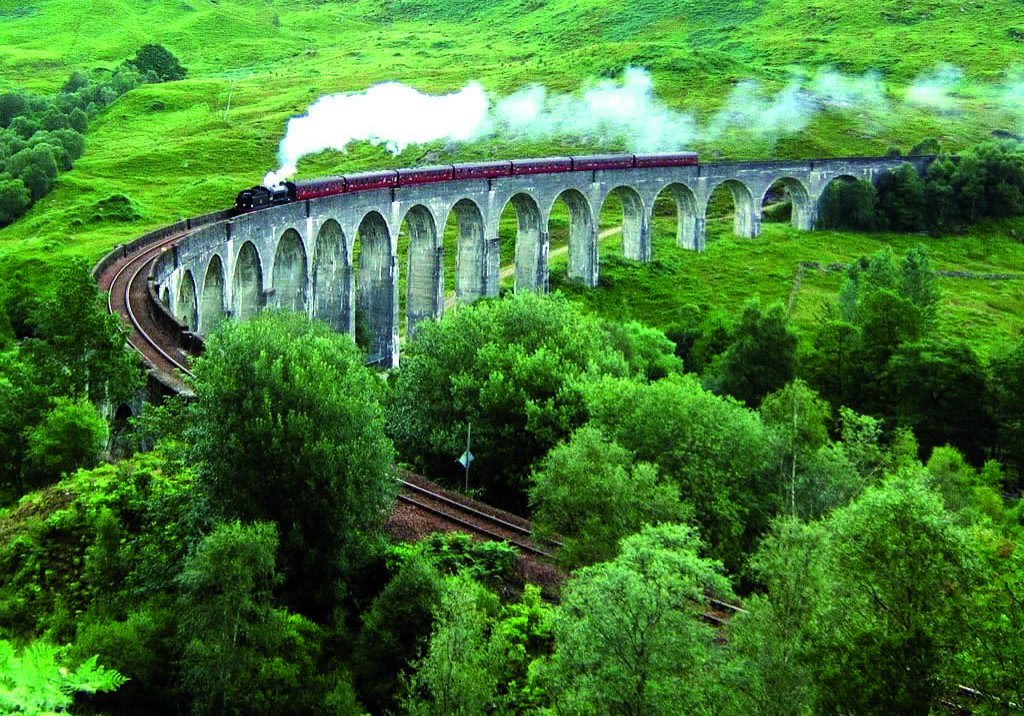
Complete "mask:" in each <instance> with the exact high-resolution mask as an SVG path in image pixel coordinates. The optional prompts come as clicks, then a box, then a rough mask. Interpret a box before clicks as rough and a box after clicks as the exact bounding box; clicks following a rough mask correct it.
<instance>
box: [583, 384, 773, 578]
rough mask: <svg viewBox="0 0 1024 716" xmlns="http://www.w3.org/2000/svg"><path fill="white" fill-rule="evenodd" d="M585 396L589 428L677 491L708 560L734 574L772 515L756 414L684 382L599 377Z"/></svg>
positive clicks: (762, 432)
mask: <svg viewBox="0 0 1024 716" xmlns="http://www.w3.org/2000/svg"><path fill="white" fill-rule="evenodd" d="M586 396H587V410H588V412H589V413H590V415H591V423H592V424H593V425H596V426H598V427H599V428H600V429H601V432H602V433H603V434H604V435H606V436H608V438H609V439H611V440H613V441H615V442H616V443H617V444H619V445H621V446H622V447H623V448H625V449H626V450H628V451H629V452H630V453H632V454H633V456H634V460H636V461H638V462H648V463H652V464H654V465H656V466H657V468H658V474H659V475H660V476H661V478H662V479H665V480H671V481H672V482H673V483H675V484H676V485H677V486H678V487H679V490H680V496H681V498H682V500H683V501H684V502H689V503H692V504H693V505H694V509H695V518H696V520H697V522H698V524H700V525H701V529H702V532H703V533H704V534H706V535H707V540H708V543H709V545H710V554H711V555H713V556H714V557H716V558H718V559H721V560H723V561H724V562H725V563H726V565H727V566H728V567H729V568H730V571H733V572H738V571H739V567H740V565H742V564H743V562H744V560H745V555H746V554H747V553H749V552H750V551H751V549H752V547H753V544H754V542H755V540H756V539H757V536H758V535H759V534H760V533H761V532H762V531H763V530H764V529H765V528H766V527H767V525H768V521H769V520H770V519H771V517H772V516H773V515H774V514H775V511H776V510H777V509H778V507H779V493H778V480H777V479H775V477H774V475H775V474H777V473H776V472H775V470H773V466H774V465H775V455H776V453H775V442H774V436H773V435H772V433H771V432H770V431H769V430H767V429H766V428H765V426H764V425H763V424H762V423H761V421H760V419H759V418H758V416H757V414H755V413H753V412H752V411H750V410H748V409H746V408H744V407H743V406H742V405H740V404H739V403H737V402H736V401H734V400H732V399H726V398H720V397H717V396H715V395H712V394H711V393H709V392H708V391H706V390H704V389H703V388H702V387H701V385H700V383H699V382H698V381H697V379H696V377H695V376H691V375H687V376H683V377H677V376H669V377H668V378H665V379H664V380H659V381H657V382H655V383H651V384H649V385H644V384H639V383H636V382H634V381H631V380H625V379H616V378H612V377H606V378H604V379H602V380H600V381H594V382H593V383H590V384H588V385H587V386H586Z"/></svg>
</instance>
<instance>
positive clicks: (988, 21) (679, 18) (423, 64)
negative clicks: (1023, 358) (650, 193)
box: [0, 0, 1024, 342]
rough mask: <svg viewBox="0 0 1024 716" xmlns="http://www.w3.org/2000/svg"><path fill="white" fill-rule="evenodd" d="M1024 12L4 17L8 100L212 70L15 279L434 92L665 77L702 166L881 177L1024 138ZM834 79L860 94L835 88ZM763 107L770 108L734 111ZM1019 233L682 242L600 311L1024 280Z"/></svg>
mask: <svg viewBox="0 0 1024 716" xmlns="http://www.w3.org/2000/svg"><path fill="white" fill-rule="evenodd" d="M1019 10H1020V4H1019V2H1016V1H1010V0H1002V1H1000V2H989V3H984V4H981V3H971V4H965V5H963V7H961V5H959V4H955V3H954V4H947V5H939V4H938V3H935V2H922V1H916V0H915V1H914V2H900V3H897V2H893V1H892V0H862V1H861V2H857V3H853V2H833V3H829V4H814V5H808V4H806V3H797V2H795V1H794V0H767V1H765V2H760V3H755V2H753V0H737V1H731V0H673V1H669V2H653V0H612V1H610V2H608V1H605V0H602V1H601V2H597V0H579V1H578V2H568V1H567V0H553V1H552V2H545V3H542V2H539V1H538V0H481V1H478V2H472V3H471V2H468V1H467V0H426V1H423V2H419V1H418V2H412V0H383V1H377V2H369V1H368V0H355V1H354V2H347V3H337V2H321V1H319V0H264V1H263V2H255V1H252V0H218V1H217V2H214V1H213V0H180V1H179V2H160V1H157V0H86V1H84V2H81V1H74V2H73V1H72V0H0V92H2V91H9V90H27V91H32V92H39V93H47V92H53V91H55V90H56V89H58V88H59V87H60V85H61V84H62V83H63V82H64V81H65V80H66V79H67V77H68V76H69V74H70V73H71V72H72V71H86V72H88V71H91V70H93V69H96V68H112V67H115V66H116V65H117V64H118V63H119V62H121V61H122V60H123V59H125V58H128V57H131V56H132V54H133V53H134V51H135V49H136V48H138V47H139V46H140V45H142V44H144V43H147V42H155V43H161V44H163V45H165V46H166V47H167V48H168V49H170V50H172V51H173V52H174V53H175V54H176V55H178V57H179V58H180V59H181V61H182V64H183V65H185V66H186V67H187V68H188V70H189V77H188V79H186V80H183V81H180V82H174V83H168V84H162V85H147V86H144V87H140V88H138V89H136V90H133V91H132V92H129V93H128V94H126V95H124V96H122V97H121V98H120V99H119V100H118V101H117V102H116V103H114V104H113V105H112V106H110V107H108V108H107V109H106V110H104V111H103V112H102V113H101V114H100V115H99V116H98V117H97V118H96V119H95V120H93V122H92V124H91V126H90V130H89V133H88V136H87V149H86V153H85V155H84V156H83V157H82V158H81V159H80V160H79V161H78V162H77V163H76V165H75V168H74V169H73V170H72V171H70V172H68V173H66V174H63V175H62V176H61V178H60V182H59V187H58V189H57V190H56V191H55V192H53V193H52V194H51V195H49V196H47V197H46V198H44V199H43V200H42V201H40V202H39V203H38V204H37V205H36V206H35V207H33V209H32V210H31V211H30V212H29V214H27V215H26V216H25V217H23V218H22V219H21V220H19V221H18V222H16V223H15V224H13V225H12V226H9V227H7V228H5V229H3V230H0V263H3V264H4V265H6V266H8V267H14V266H17V267H20V268H22V269H23V270H24V271H25V273H26V275H27V276H28V277H29V278H30V280H36V281H38V282H40V283H45V281H46V277H47V276H49V275H50V274H51V273H52V267H53V265H54V264H55V263H56V262H60V261H63V260H64V259H65V258H66V257H68V256H84V257H87V258H89V259H95V258H97V257H98V256H100V255H101V254H102V253H103V252H104V251H105V250H107V249H109V248H110V247H111V246H114V245H116V244H118V243H120V242H124V241H127V240H130V239H131V238H134V237H135V236H138V235H139V234H141V233H143V232H144V231H146V230H149V229H152V228H156V227H158V226H161V225H163V224H166V223H168V222H171V221H175V220H177V219H179V218H181V217H183V216H188V215H194V214H198V213H202V212H206V211H211V210H215V209H219V208H223V207H224V206H226V205H228V204H230V203H231V201H232V200H233V197H234V194H235V193H236V192H237V191H238V189H239V187H242V186H247V185H251V184H253V183H256V182H258V181H259V180H260V179H261V177H262V176H263V174H264V173H265V172H267V171H268V170H270V169H274V168H276V166H277V151H278V145H279V142H280V140H281V138H282V136H283V134H284V130H285V126H286V123H287V120H288V119H289V117H292V116H295V115H298V114H301V113H303V112H304V111H305V110H306V108H307V107H308V106H309V105H310V103H311V102H313V101H314V100H315V99H317V98H318V97H320V96H321V95H323V94H327V93H335V92H343V91H362V90H364V89H366V88H367V87H369V86H371V85H373V84H375V83H379V82H383V81H389V80H395V81H401V82H405V83H408V84H410V85H412V86H414V87H415V88H417V89H419V90H421V91H424V92H430V93H446V92H452V91H456V90H458V89H460V88H462V87H463V86H465V84H466V83H467V82H468V81H470V80H476V81H479V82H480V83H481V84H482V86H483V87H484V89H485V90H486V91H487V92H488V93H489V95H490V96H491V97H492V98H498V97H504V96H507V95H509V94H511V93H513V92H516V91H517V90H520V89H522V88H523V87H525V86H527V85H530V84H531V83H541V84H543V85H544V86H546V87H547V88H548V89H549V92H551V93H564V94H570V95H572V96H578V95H579V93H580V92H581V90H582V88H583V87H585V86H588V85H592V84H593V83H594V82H595V81H596V79H597V78H599V77H618V76H621V74H622V71H623V68H625V67H626V66H627V65H634V66H640V67H644V68H646V69H647V70H649V72H650V73H651V76H652V78H653V88H654V91H655V93H656V94H657V97H658V98H659V99H660V100H661V102H663V103H664V105H665V106H666V107H667V108H669V109H671V110H673V111H676V112H687V113H690V114H692V116H693V118H694V121H695V122H696V124H697V126H698V128H699V129H698V132H697V134H696V135H695V136H694V137H693V141H692V142H690V145H691V146H692V147H693V148H694V149H697V150H698V151H700V152H701V153H702V154H703V155H704V156H709V155H711V153H712V152H719V153H721V155H722V156H724V157H726V158H748V157H770V156H777V157H806V156H829V155H831V156H841V155H851V154H881V153H883V152H885V151H886V150H887V149H888V148H889V147H890V146H898V147H901V148H902V149H904V150H907V149H909V148H910V146H912V145H913V144H914V143H916V142H917V141H919V140H920V139H921V138H923V137H926V136H938V137H939V138H940V139H941V140H942V141H943V142H944V144H945V146H946V147H947V148H949V149H951V150H956V149H959V148H962V147H965V146H968V145H970V144H972V143H974V142H976V141H979V140H982V139H984V138H986V137H987V136H988V135H989V133H990V131H991V130H993V129H997V128H998V129H1008V130H1011V131H1020V130H1021V129H1022V128H1024V99H1022V96H1021V95H1020V94H1018V95H1013V94H1012V90H1014V89H1015V88H1016V89H1018V91H1019V88H1020V86H1024V75H1022V74H1021V72H1020V65H1019V64H1018V65H1016V66H1015V65H1014V64H1013V62H1014V58H1015V57H1020V56H1021V52H1022V50H1024V42H1022V41H1021V40H1020V37H1021V35H1020V33H1019V31H1020V30H1021V29H1022V28H1024V21H1020V20H1019V19H1018V18H1019V16H1020V12H1019ZM945 63H952V65H953V69H951V68H950V67H946V66H945ZM944 67H945V69H943V68H944ZM826 69H831V70H834V71H835V72H837V73H840V74H839V75H823V74H821V73H822V71H823V70H826ZM957 73H959V74H957ZM836 76H839V77H841V78H842V83H841V84H842V86H841V87H840V89H842V90H843V91H844V92H847V93H849V92H850V91H853V94H848V95H843V94H842V92H840V93H839V94H827V93H823V92H824V90H822V82H823V79H827V78H829V77H832V78H835V77H836ZM747 80H753V81H756V82H757V83H759V84H758V85H757V87H756V88H752V86H750V85H746V84H744V82H745V81H747ZM793 83H797V84H798V85H799V86H800V87H801V88H803V90H804V92H805V99H806V98H807V97H809V98H810V99H809V100H808V101H807V102H806V103H805V106H804V108H803V109H804V112H803V114H802V116H801V120H800V124H799V126H801V127H802V129H801V130H800V131H799V132H789V131H787V129H788V128H791V127H787V126H786V125H785V122H782V123H781V124H779V123H776V125H773V126H769V127H768V128H767V129H765V127H761V128H760V129H759V130H756V131H755V128H752V127H753V125H751V123H750V122H749V121H747V122H741V123H738V124H737V123H735V122H734V123H733V125H732V126H728V127H724V128H721V129H719V130H717V131H712V129H713V128H714V127H715V126H716V125H715V121H716V118H720V117H721V116H722V110H723V109H724V108H729V107H731V106H733V105H731V104H730V102H732V103H735V102H737V98H739V99H740V101H747V102H753V106H754V107H755V108H758V109H760V108H764V109H765V110H766V111H765V112H761V113H755V115H754V117H755V119H756V118H758V117H760V116H761V115H762V114H763V115H765V117H766V122H767V113H768V111H771V110H772V108H773V107H774V108H778V97H779V95H777V94H776V93H779V92H780V91H782V90H784V89H785V88H786V87H792V86H794V85H793ZM1018 83H1019V84H1018ZM743 88H746V89H745V90H744V91H747V92H748V94H747V95H745V96H743V97H740V96H739V95H737V94H735V93H736V92H737V91H738V90H743ZM851 88H852V89H851ZM865 88H867V89H865ZM833 89H834V88H833ZM858 92H859V93H860V94H858ZM844 97H846V99H845V100H844V99H843V98H844ZM849 97H852V98H853V100H852V101H851V100H849ZM410 121H415V120H414V119H413V118H410ZM754 124H757V122H754ZM769 124H770V123H769ZM793 126H795V125H793ZM608 148H613V149H614V148H617V145H616V144H615V143H614V142H612V143H611V144H603V145H601V146H596V145H595V144H594V138H593V137H579V136H554V137H548V138H534V139H531V140H530V141H523V140H522V139H521V138H519V139H516V138H507V137H502V136H487V137H484V138H482V139H480V140H477V141H474V142H468V143H462V144H458V145H455V146H447V145H446V144H445V142H443V141H438V142H434V143H431V144H429V145H413V146H410V147H408V148H407V149H406V150H405V151H404V152H402V153H401V154H399V155H398V156H394V157H393V156H392V155H391V154H390V153H389V152H388V151H387V150H385V149H384V148H383V147H374V146H370V145H369V144H366V143H359V144H356V145H354V146H352V147H350V149H349V151H348V152H347V153H340V152H336V151H328V152H324V153H322V154H319V155H316V156H313V157H309V158H307V159H306V160H304V161H303V162H302V163H301V164H300V174H301V175H302V176H311V175H318V174H324V173H337V172H341V171H353V170H359V169H365V168H371V167H383V166H407V165H411V164H414V163H416V162H417V161H418V160H419V159H420V158H421V157H422V156H423V155H424V154H425V153H426V152H427V151H428V150H432V151H442V152H443V154H442V155H443V157H444V159H445V160H446V161H448V160H451V161H465V160H472V159H475V158H479V157H494V156H522V155H539V154H547V153H561V154H564V153H569V152H574V151H575V152H586V151H593V150H595V149H602V150H606V149H608ZM112 194H124V195H126V196H128V197H129V198H130V199H131V200H132V201H134V202H135V204H136V205H137V206H138V209H139V213H140V215H141V217H142V218H141V219H139V220H138V221H134V222H129V223H116V222H111V221H102V220H100V221H91V220H89V217H91V216H93V214H95V213H96V211H95V208H96V205H97V204H98V203H99V202H101V201H102V200H103V199H105V198H106V197H108V196H110V195H112ZM711 228H712V231H713V232H714V231H715V227H711ZM670 231H671V230H670V229H669V230H666V232H665V233H666V236H668V235H670ZM986 232H988V233H986ZM1001 232H1002V233H1005V231H1004V228H1003V227H979V228H978V229H976V230H975V231H973V232H972V234H970V235H969V236H967V237H961V238H958V239H956V240H955V241H954V240H943V241H939V242H934V244H933V242H931V241H929V240H927V239H922V238H921V237H893V236H871V237H859V236H846V235H837V234H796V233H795V232H792V231H790V230H788V229H786V228H783V227H778V226H768V225H766V227H765V233H764V235H763V236H762V237H760V238H759V239H756V240H754V241H752V242H741V241H739V240H736V239H734V238H731V237H728V236H727V235H724V234H723V232H718V233H716V234H714V235H713V236H712V240H710V241H709V244H708V251H707V252H706V253H705V254H701V255H690V254H685V255H684V254H681V253H679V252H677V251H676V250H675V249H674V248H673V247H671V238H665V237H662V238H656V243H655V256H656V261H655V263H653V264H651V265H650V266H647V267H636V266H628V267H627V266H620V265H618V264H615V263H609V264H607V265H602V272H603V275H604V276H605V277H606V279H607V281H609V282H611V283H612V284H613V285H614V287H615V290H614V293H615V294H616V295H617V296H618V295H620V294H621V296H620V297H618V298H609V297H608V295H609V291H610V290H611V289H609V288H602V289H601V290H600V291H598V292H596V293H595V294H594V295H593V296H590V297H584V298H583V300H586V301H587V302H589V303H595V302H599V303H602V304H604V303H608V302H612V303H615V302H618V303H621V304H622V306H623V308H622V309H621V311H620V312H622V313H630V314H632V315H634V316H635V317H638V318H642V319H644V320H648V321H650V322H653V323H655V324H664V323H667V322H670V321H669V320H668V319H665V318H664V316H666V315H670V314H671V313H672V312H673V311H674V310H677V309H676V307H677V306H678V305H679V302H680V301H682V302H683V303H710V302H726V303H728V304H740V303H742V300H743V299H744V298H745V297H746V296H748V295H750V294H752V293H758V294H760V295H761V297H762V300H765V301H768V300H775V299H776V298H779V299H782V300H785V298H787V297H788V295H789V290H790V286H791V283H792V278H793V273H794V271H795V268H796V263H797V262H798V261H801V260H810V261H820V262H822V263H827V262H829V261H833V260H835V261H847V260H849V259H850V258H851V257H853V256H855V255H857V254H859V253H863V252H865V251H869V250H871V247H877V246H878V245H880V244H881V243H882V242H889V243H892V244H893V245H894V246H896V247H897V248H898V247H900V246H908V245H912V244H914V243H917V242H919V241H922V240H923V241H926V242H928V243H929V245H934V252H933V255H934V256H935V258H936V264H937V266H938V267H939V268H945V267H947V266H948V267H950V268H959V267H962V266H985V267H990V268H991V269H992V270H999V271H1010V272H1013V271H1017V272H1022V271H1024V257H1022V255H1021V253H1020V251H1019V250H1017V249H1018V248H1019V247H1016V246H1013V245H1009V244H1008V245H1007V246H1005V247H1004V246H1003V240H1002V239H1001V238H1000V234H1001ZM553 233H557V231H554V232H553ZM724 233H727V232H724ZM1018 233H1020V232H1018ZM609 240H610V241H612V242H614V238H612V239H609ZM957 246H960V248H955V247H957ZM976 246H981V247H984V248H971V247H976ZM608 252H614V249H613V248H609V249H607V251H606V253H608ZM751 266H758V267H761V268H759V269H758V270H757V271H756V278H755V277H753V276H752V275H751V273H750V272H747V271H745V269H747V268H749V267H751ZM972 270H973V269H972ZM552 273H553V274H557V273H558V269H557V268H555V269H553V271H552ZM627 275H628V276H631V277H637V278H638V279H640V281H641V283H640V284H639V287H638V288H637V289H635V290H628V289H623V288H621V285H622V284H624V283H626V281H627V279H626V276H627ZM684 277H688V278H684ZM836 280H838V279H837V278H836V277H835V276H832V275H829V276H820V277H819V276H816V275H808V277H807V278H806V279H805V281H804V289H803V292H802V293H801V296H800V299H799V301H798V303H797V306H796V312H795V320H797V321H798V322H801V321H806V320H810V315H811V314H813V310H812V308H811V307H809V306H808V304H813V302H814V301H813V299H814V297H815V295H817V294H819V293H821V294H823V293H824V292H825V291H827V290H830V287H831V286H832V284H831V283H830V282H834V281H836ZM819 283H820V284H821V285H820V286H819ZM946 283H949V282H946ZM948 293H949V294H950V296H951V298H950V299H949V306H950V308H949V310H950V311H951V312H952V315H953V316H954V317H957V318H958V320H961V319H962V323H963V325H965V326H971V327H972V328H970V329H968V328H964V329H963V330H965V331H968V330H970V331H974V330H977V331H980V332H981V333H983V334H985V335H988V334H999V333H1001V332H1002V331H1004V330H1012V329H1013V328H1014V327H1015V326H1019V318H1017V316H1019V315H1020V314H1019V312H1018V311H1017V310H1016V309H1018V308H1020V303H1021V298H1020V289H1019V288H1015V287H1012V286H1010V285H1009V284H992V285H986V286H981V285H979V284H978V283H977V282H973V283H969V284H965V283H964V282H959V283H956V284H955V285H950V286H949V287H948ZM990 294H991V295H990ZM627 307H628V308H627ZM605 310H609V309H608V308H607V306H606V307H605ZM986 342H987V339H986Z"/></svg>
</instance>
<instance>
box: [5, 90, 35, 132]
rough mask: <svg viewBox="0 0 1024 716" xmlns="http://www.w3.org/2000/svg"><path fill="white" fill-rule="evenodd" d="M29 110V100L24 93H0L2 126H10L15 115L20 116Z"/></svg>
mask: <svg viewBox="0 0 1024 716" xmlns="http://www.w3.org/2000/svg"><path fill="white" fill-rule="evenodd" d="M28 111H29V108H28V102H27V101H26V100H25V97H24V96H23V95H20V94H15V93H13V92H8V93H6V94H2V95H0V127H2V128H4V129H6V128H7V127H10V126H11V122H13V121H14V118H15V117H20V116H22V115H24V114H26V113H27V112H28Z"/></svg>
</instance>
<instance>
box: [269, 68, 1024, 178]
mask: <svg viewBox="0 0 1024 716" xmlns="http://www.w3.org/2000/svg"><path fill="white" fill-rule="evenodd" d="M963 82H964V74H963V72H962V71H961V70H960V69H958V68H956V67H954V66H952V65H949V64H943V65H940V66H938V67H937V68H936V69H934V70H933V71H931V72H928V73H924V74H922V75H919V76H918V77H917V78H916V79H915V80H914V82H913V83H912V84H911V86H910V87H909V88H908V89H907V91H906V96H905V101H904V102H903V103H899V104H897V103H895V102H893V101H892V100H890V99H889V94H888V92H887V91H886V88H885V86H884V85H883V82H882V78H881V75H879V74H878V73H876V72H866V73H864V74H863V75H844V74H842V73H840V72H837V71H835V70H833V69H831V68H822V69H820V70H818V71H817V73H816V74H815V75H814V76H813V77H809V76H808V75H798V74H794V76H793V79H792V80H791V81H790V82H789V84H788V85H787V86H786V87H785V88H783V89H782V90H781V91H779V92H777V93H775V94H769V93H766V92H765V91H764V90H763V88H762V87H761V85H760V84H758V83H757V82H756V81H753V80H748V81H743V82H740V83H738V84H737V85H736V86H735V87H733V89H732V91H731V92H730V94H729V96H728V98H727V99H726V101H725V103H724V105H723V106H722V107H721V108H720V109H719V110H718V111H717V112H715V113H714V114H713V115H712V116H711V117H710V118H709V119H708V120H707V121H706V122H705V123H703V124H701V123H698V121H697V119H696V117H695V115H694V114H693V113H691V112H684V111H680V110H677V109H674V108H672V107H670V106H668V105H667V104H666V103H664V102H663V101H662V100H660V99H659V98H658V97H657V95H656V94H655V92H654V83H653V81H652V79H651V76H650V74H649V73H648V72H647V71H646V70H644V69H642V68H638V67H629V68H626V70H625V72H624V74H623V77H622V80H621V81H615V80H600V81H596V82H590V83H588V84H587V85H586V86H585V87H583V88H582V92H580V93H576V94H564V93H559V92H553V91H551V90H549V89H547V88H546V87H544V86H543V85H530V86H528V87H525V88H524V89H522V90H520V91H518V92H515V93H514V94H511V95H509V96H506V97H496V98H494V97H488V96H487V94H486V93H485V91H484V89H483V87H482V86H481V85H480V83H479V82H469V83H467V84H466V86H465V87H463V88H462V89H461V90H460V91H458V92H455V93H452V94H447V95H440V96H435V95H427V94H423V93H421V92H418V91H417V90H415V89H413V88H411V87H407V86H406V85H403V84H400V83H397V82H387V83H384V84H379V85H375V86H373V87H370V88H369V89H367V90H366V91H365V92H361V93H350V94H336V95H328V96H324V97H321V98H320V99H319V100H317V101H316V102H315V103H314V104H312V105H311V106H310V107H309V110H308V111H307V112H306V114H304V115H302V116H299V117H293V118H292V119H290V120H289V121H288V127H287V133H286V134H285V137H284V140H283V141H282V142H281V147H280V151H279V159H280V167H281V168H280V169H279V170H278V171H276V172H271V173H269V174H267V176H266V177H265V178H264V182H265V183H267V184H268V185H269V184H274V183H276V182H278V181H281V180H283V179H285V178H287V177H288V176H291V175H292V174H294V173H295V171H296V166H297V164H298V161H299V159H300V158H301V157H303V156H305V155H307V154H313V153H315V152H319V151H322V150H324V149H337V150H339V151H345V149H346V147H347V146H348V144H349V143H350V142H353V141H357V140H364V141H369V142H371V143H373V144H375V145H379V144H383V145H385V146H386V147H387V148H388V149H389V150H390V151H391V152H392V154H398V153H400V152H401V151H403V150H404V149H405V148H406V147H407V146H408V145H410V144H423V143H427V142H432V141H438V140H447V141H450V142H462V141H472V140H476V139H482V138H485V137H493V138H500V139H504V140H515V139H526V140H552V139H558V138H562V139H565V140H573V141H578V142H582V143H585V144H588V145H590V146H594V147H602V146H606V145H609V146H611V145H613V144H614V145H616V146H621V145H623V144H624V145H625V146H626V147H627V148H628V150H629V151H631V152H637V153H652V152H662V151H676V150H679V149H682V148H685V147H687V146H690V145H692V143H693V142H694V141H695V140H698V139H702V140H714V139H716V138H719V137H722V136H724V135H725V134H726V133H727V132H742V133H745V134H748V135H749V136H753V137H758V138H767V139H777V138H778V137H780V136H782V135H785V134H793V133H796V132H799V131H801V130H803V129H804V128H805V127H807V125H808V124H809V123H810V122H811V121H812V120H813V118H814V116H815V114H816V113H817V112H819V111H821V110H822V109H834V110H840V111H842V110H850V109H857V110H859V111H863V112H866V113H867V115H868V116H870V115H874V117H875V119H874V120H869V119H867V118H864V119H862V121H876V122H879V123H880V124H881V125H883V126H884V125H885V124H886V123H887V122H890V121H892V117H894V116H898V115H899V114H900V112H901V111H903V110H914V111H922V110H923V111H938V112H950V111H955V110H956V108H957V99H956V98H955V96H954V95H955V93H956V92H957V91H958V89H959V88H960V87H961V86H962V85H963ZM991 94H992V102H993V103H994V104H995V105H997V106H998V107H999V108H1000V109H1002V110H1003V111H1006V112H1009V113H1010V114H1011V115H1012V116H1013V117H1014V118H1015V120H1016V121H1017V124H1018V127H1017V131H1018V132H1024V67H1017V68H1014V69H1013V70H1011V71H1010V72H1008V74H1007V80H1006V82H1005V83H1004V85H1003V87H1002V88H1000V89H999V90H998V91H994V92H992V93H991ZM894 110H896V111H894Z"/></svg>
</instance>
